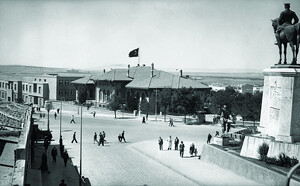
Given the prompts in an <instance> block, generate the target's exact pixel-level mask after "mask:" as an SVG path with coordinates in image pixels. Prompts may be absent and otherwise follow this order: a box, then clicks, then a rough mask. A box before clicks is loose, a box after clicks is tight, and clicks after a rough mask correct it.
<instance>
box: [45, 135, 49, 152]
mask: <svg viewBox="0 0 300 186" xmlns="http://www.w3.org/2000/svg"><path fill="white" fill-rule="evenodd" d="M44 147H45V152H47V150H48V147H49V141H48V137H47V136H46V137H45V138H44Z"/></svg>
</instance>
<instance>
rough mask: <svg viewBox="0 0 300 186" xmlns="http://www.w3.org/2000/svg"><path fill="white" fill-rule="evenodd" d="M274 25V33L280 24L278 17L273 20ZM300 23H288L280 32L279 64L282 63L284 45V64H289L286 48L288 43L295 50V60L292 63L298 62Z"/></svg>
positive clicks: (278, 40)
mask: <svg viewBox="0 0 300 186" xmlns="http://www.w3.org/2000/svg"><path fill="white" fill-rule="evenodd" d="M272 26H273V29H274V33H276V31H277V28H278V26H279V22H278V18H277V19H274V20H272ZM299 30H300V23H296V24H295V25H287V26H284V28H283V29H282V30H281V32H280V34H279V39H277V42H278V48H279V56H280V58H279V62H278V64H281V60H282V58H281V55H282V45H283V47H284V64H287V62H286V48H287V44H288V43H289V44H290V47H291V49H292V52H293V61H292V62H291V64H292V65H295V64H297V56H298V52H299V42H300V31H299Z"/></svg>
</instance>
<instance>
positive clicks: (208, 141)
mask: <svg viewBox="0 0 300 186" xmlns="http://www.w3.org/2000/svg"><path fill="white" fill-rule="evenodd" d="M211 138H212V135H211V134H210V133H208V136H207V142H206V143H210V140H211Z"/></svg>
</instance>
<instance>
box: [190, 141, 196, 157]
mask: <svg viewBox="0 0 300 186" xmlns="http://www.w3.org/2000/svg"><path fill="white" fill-rule="evenodd" d="M194 152H195V145H194V143H192V144H191V145H190V155H191V156H193V154H194Z"/></svg>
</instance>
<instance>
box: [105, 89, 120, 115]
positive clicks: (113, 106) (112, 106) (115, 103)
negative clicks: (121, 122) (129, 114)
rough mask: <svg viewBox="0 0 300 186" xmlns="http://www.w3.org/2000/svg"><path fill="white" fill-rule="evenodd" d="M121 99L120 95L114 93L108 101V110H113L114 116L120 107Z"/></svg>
mask: <svg viewBox="0 0 300 186" xmlns="http://www.w3.org/2000/svg"><path fill="white" fill-rule="evenodd" d="M122 104H123V99H122V98H121V97H120V96H117V95H114V97H113V99H112V100H111V101H110V102H109V103H108V105H107V107H108V109H109V110H112V111H114V113H115V118H117V110H120V109H121V106H122Z"/></svg>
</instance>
